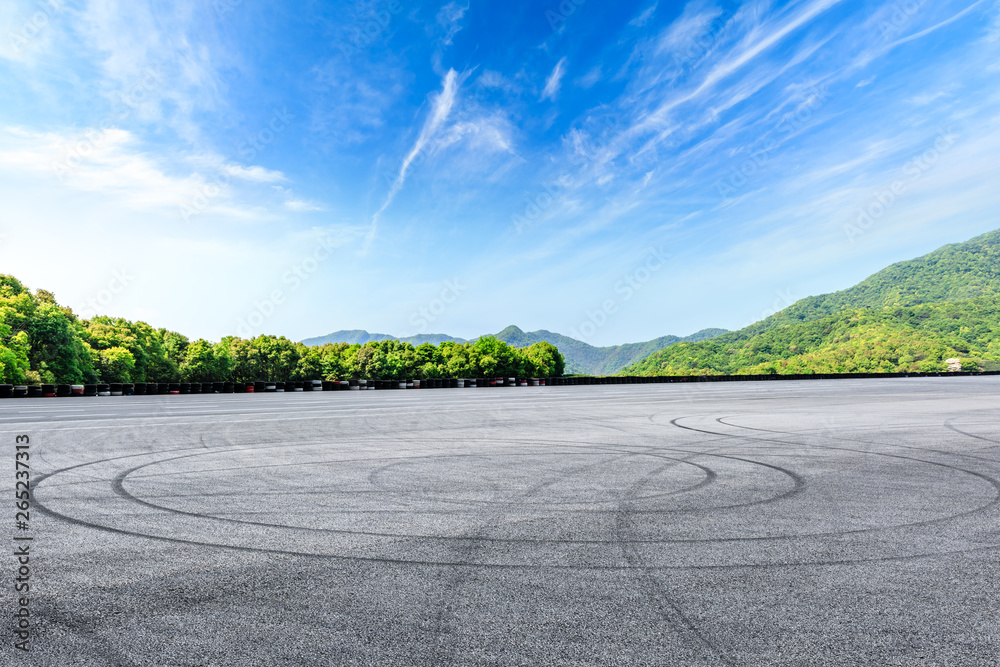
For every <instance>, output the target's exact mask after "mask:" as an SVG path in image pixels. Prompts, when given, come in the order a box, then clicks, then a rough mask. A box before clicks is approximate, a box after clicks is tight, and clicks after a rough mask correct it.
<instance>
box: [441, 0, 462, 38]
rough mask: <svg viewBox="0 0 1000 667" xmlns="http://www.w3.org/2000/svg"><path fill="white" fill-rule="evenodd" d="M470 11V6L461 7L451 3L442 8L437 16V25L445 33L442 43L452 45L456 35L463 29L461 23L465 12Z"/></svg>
mask: <svg viewBox="0 0 1000 667" xmlns="http://www.w3.org/2000/svg"><path fill="white" fill-rule="evenodd" d="M468 10H469V5H467V4H466V5H464V6H463V5H460V4H458V3H457V2H449V3H448V4H447V5H445V6H444V7H442V8H441V11H439V12H438V14H437V23H438V26H440V27H441V28H442V29H443V31H444V36H443V37H442V38H441V41H442V43H444V44H445V45H446V46H448V45H450V44H451V42H452V40H453V39H454V38H455V35H457V34H458V32H459V31H460V30H461V29H462V26H461V22H462V18H463V17H464V16H465V12H467V11H468Z"/></svg>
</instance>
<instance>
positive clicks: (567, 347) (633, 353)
mask: <svg viewBox="0 0 1000 667" xmlns="http://www.w3.org/2000/svg"><path fill="white" fill-rule="evenodd" d="M725 332H726V330H725V329H704V330H702V331H699V332H698V333H696V334H692V335H691V336H688V337H686V338H678V337H677V336H662V337H660V338H657V339H655V340H650V341H646V342H644V343H628V344H625V345H613V346H610V347H594V346H593V345H588V344H587V343H584V342H583V341H579V340H577V339H575V338H570V337H569V336H563V335H562V334H557V333H553V332H551V331H545V330H541V331H532V332H529V333H525V332H524V331H521V330H520V329H518V328H517V327H515V326H509V327H507V328H506V329H504V330H503V331H501V332H500V333H498V334H496V337H497V338H499V339H500V340H502V341H504V342H505V343H507V344H508V345H512V346H516V347H526V346H528V345H532V344H534V343H538V342H540V341H546V342H549V343H552V344H553V345H555V346H556V347H558V348H559V351H560V352H561V353H562V355H563V357H564V358H565V359H566V372H567V373H573V374H580V375H614V374H615V373H617V372H618V371H620V370H621V369H623V368H625V367H626V366H628V365H629V364H632V363H635V362H636V361H638V360H639V359H642V358H644V357H647V356H649V355H650V354H653V353H654V352H656V351H657V350H662V349H663V348H665V347H668V346H670V345H674V344H676V343H682V342H696V341H700V340H706V339H708V338H712V337H713V336H718V335H719V334H722V333H725Z"/></svg>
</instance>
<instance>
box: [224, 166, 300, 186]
mask: <svg viewBox="0 0 1000 667" xmlns="http://www.w3.org/2000/svg"><path fill="white" fill-rule="evenodd" d="M221 170H222V172H223V173H226V174H229V175H230V176H232V177H233V178H239V179H242V180H244V181H252V182H254V183H280V182H282V181H287V180H288V178H287V177H286V176H285V175H284V174H283V173H281V172H280V171H272V170H271V169H265V168H264V167H259V166H256V165H255V166H252V167H244V166H243V165H239V164H224V165H222V166H221Z"/></svg>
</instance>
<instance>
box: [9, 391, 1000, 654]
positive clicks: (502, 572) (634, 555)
mask: <svg viewBox="0 0 1000 667" xmlns="http://www.w3.org/2000/svg"><path fill="white" fill-rule="evenodd" d="M0 430H2V431H3V433H2V434H0V441H2V442H4V443H5V444H4V448H3V451H4V452H5V456H7V457H8V463H5V464H3V468H2V469H4V470H7V471H8V473H7V474H6V477H7V480H6V481H5V482H3V483H4V484H6V485H7V487H8V488H9V489H10V491H9V492H8V493H9V494H10V495H8V496H7V497H8V498H13V490H14V474H13V471H14V440H15V436H16V435H18V434H28V435H30V438H31V449H30V452H31V471H32V482H33V484H35V488H34V497H33V500H32V502H33V505H32V508H31V533H30V534H31V535H32V536H33V537H34V540H33V541H32V543H31V582H32V583H31V586H32V588H31V594H32V597H31V600H30V611H31V633H32V636H31V650H30V653H28V654H23V653H22V652H20V651H17V650H15V649H14V648H13V634H12V631H9V632H7V636H6V637H5V639H4V642H3V647H2V649H0V663H2V664H14V665H18V664H24V665H67V664H74V665H280V664H316V665H334V664H401V665H440V664H463V665H465V664H469V665H472V664H475V665H481V664H497V665H501V664H502V665H511V664H513V665H543V664H581V663H582V664H621V665H625V664H643V665H649V664H657V665H720V664H722V665H724V664H730V665H749V664H785V665H806V664H808V665H838V666H839V665H862V664H866V665H867V664H879V665H996V664H1000V481H998V480H1000V377H962V378H919V379H890V380H837V381H796V382H753V383H720V384H714V383H711V384H669V385H611V386H590V387H537V388H497V389H482V388H480V389H453V390H448V391H444V390H439V391H395V392H390V391H382V392H335V393H313V394H309V393H307V394H301V393H299V394H268V395H193V396H150V397H125V398H66V399H36V400H29V399H18V400H6V401H3V402H2V403H0ZM8 507H9V510H8V511H9V517H8V519H7V521H9V522H10V523H9V525H10V526H11V527H10V529H9V530H8V535H9V537H8V545H11V544H14V542H13V541H12V540H13V537H14V536H15V535H17V534H18V533H17V531H15V530H14V511H15V509H14V506H13V501H11V502H10V503H9V504H8ZM10 548H13V547H10ZM2 567H5V568H7V571H8V573H10V575H12V574H13V573H14V572H15V570H16V568H17V566H16V562H15V559H13V558H8V559H6V561H5V562H3V565H2ZM10 575H5V578H6V579H7V580H8V581H9V580H10ZM3 590H4V591H5V592H4V594H3V595H2V596H0V599H2V601H3V604H4V605H5V613H6V612H8V611H13V610H14V609H15V604H16V596H15V593H14V591H13V588H12V587H11V586H10V584H8V585H5V586H4V589H3ZM7 617H8V618H10V615H9V614H7Z"/></svg>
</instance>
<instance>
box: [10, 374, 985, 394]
mask: <svg viewBox="0 0 1000 667" xmlns="http://www.w3.org/2000/svg"><path fill="white" fill-rule="evenodd" d="M980 375H1000V371H980V372H973V371H963V372H950V373H948V372H945V373H816V374H809V375H806V374H797V375H660V376H650V377H644V376H643V377H639V376H608V377H589V376H572V377H550V378H426V379H422V380H416V379H414V380H409V379H407V380H398V379H397V380H295V381H286V382H261V381H257V382H235V383H234V382H200V383H199V382H159V383H156V382H148V383H147V382H136V383H116V382H113V383H102V384H72V385H71V384H58V385H57V384H42V385H11V384H0V399H4V398H52V397H59V398H65V397H76V396H157V395H168V394H173V395H176V394H233V393H236V394H263V393H278V392H281V393H292V392H306V391H309V392H312V391H324V392H325V391H364V390H379V391H383V390H387V389H478V388H481V387H576V386H584V385H587V386H590V385H619V384H674V383H679V382H680V383H691V382H772V381H781V380H789V381H791V380H859V379H888V378H933V377H970V376H980Z"/></svg>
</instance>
